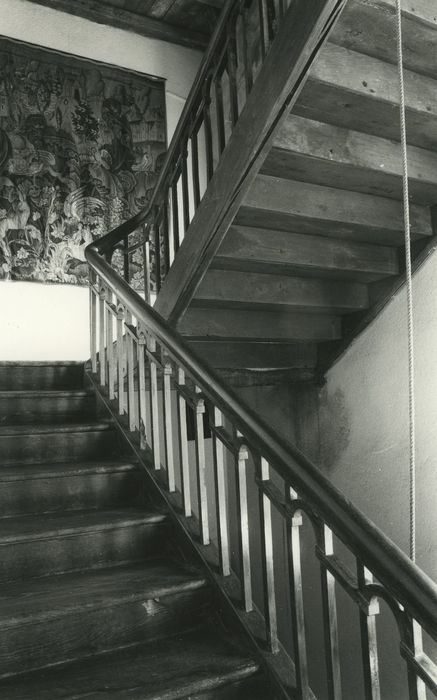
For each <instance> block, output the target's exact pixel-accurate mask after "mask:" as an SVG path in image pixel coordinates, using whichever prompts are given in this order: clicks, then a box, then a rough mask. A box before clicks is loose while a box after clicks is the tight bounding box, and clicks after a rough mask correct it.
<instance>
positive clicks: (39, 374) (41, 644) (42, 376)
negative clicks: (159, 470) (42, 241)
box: [0, 363, 273, 700]
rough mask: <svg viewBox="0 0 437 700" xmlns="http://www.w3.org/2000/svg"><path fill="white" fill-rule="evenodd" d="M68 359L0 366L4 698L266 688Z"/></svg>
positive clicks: (230, 694)
mask: <svg viewBox="0 0 437 700" xmlns="http://www.w3.org/2000/svg"><path fill="white" fill-rule="evenodd" d="M121 440H122V438H121V436H119V434H118V433H117V431H116V429H115V427H114V426H113V425H112V424H111V422H110V420H109V419H108V418H106V417H104V418H103V419H102V416H101V415H100V416H99V414H98V411H97V407H96V398H95V396H94V395H93V393H92V392H91V391H89V390H87V389H86V388H85V377H84V366H83V365H82V364H75V363H55V364H53V363H52V364H48V363H33V364H23V363H3V364H0V507H1V516H2V517H1V519H0V548H1V557H0V629H1V630H2V634H1V638H0V697H1V698H2V700H26V699H29V700H30V699H32V700H56V699H57V698H65V699H70V700H73V698H75V699H78V698H87V700H94V699H96V700H97V698H99V700H109V699H111V700H112V699H115V698H117V699H122V698H129V700H140V698H141V700H152V699H153V700H158V699H162V700H163V699H164V698H165V699H166V700H171V699H172V698H198V699H199V700H200V699H203V700H206V699H207V698H208V699H209V698H211V699H212V698H220V699H223V700H225V699H226V700H234V699H237V698H253V699H254V700H257V699H258V700H261V698H263V699H267V698H270V697H273V696H272V695H271V694H270V692H269V691H268V689H267V686H266V685H265V683H264V678H263V676H261V674H260V673H259V669H258V665H257V662H256V661H255V660H254V659H253V658H251V655H250V653H248V652H247V650H245V648H244V646H242V644H241V641H240V640H238V641H237V639H236V637H235V635H234V634H233V633H232V634H231V633H230V631H229V630H226V629H225V627H224V626H223V624H222V623H221V622H220V621H219V619H218V617H217V615H216V610H215V606H214V598H213V593H212V591H211V590H210V588H209V586H208V583H207V581H206V579H205V577H204V575H203V574H202V572H201V571H199V570H198V569H197V568H195V567H193V566H192V565H191V564H188V563H187V562H184V561H182V560H181V559H180V557H178V556H177V551H178V548H177V547H176V546H174V532H173V529H172V524H171V522H170V519H169V517H168V516H167V514H166V513H165V511H164V510H163V509H162V508H160V507H159V505H157V504H155V503H153V502H152V501H151V499H150V498H148V495H147V486H146V484H147V482H146V476H145V475H143V473H142V472H141V471H140V469H139V467H138V466H137V465H136V464H135V462H134V461H132V459H131V456H130V455H129V454H126V450H125V449H124V448H123V443H122V441H121Z"/></svg>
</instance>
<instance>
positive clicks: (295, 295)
mask: <svg viewBox="0 0 437 700" xmlns="http://www.w3.org/2000/svg"><path fill="white" fill-rule="evenodd" d="M248 305H250V307H251V308H253V309H256V308H259V309H269V310H276V309H278V310H280V309H284V310H287V309H289V310H293V309H295V310H298V311H299V310H304V311H305V312H307V313H312V312H315V313H323V312H325V311H326V312H327V313H331V314H332V313H348V312H351V311H359V310H364V309H367V308H368V305H369V299H368V292H367V287H366V286H365V285H364V284H359V283H353V282H344V281H334V280H321V279H310V278H303V277H292V276H289V275H287V276H285V275H268V274H258V273H253V272H252V273H251V272H238V271H234V270H209V271H208V272H207V273H206V276H205V277H204V278H203V280H202V282H201V284H200V286H199V289H198V290H197V292H196V296H195V298H194V299H193V302H192V304H191V307H192V308H193V307H194V308H199V307H203V308H205V307H208V308H212V309H215V308H219V307H221V306H226V307H228V308H238V307H240V308H241V307H243V308H247V307H248Z"/></svg>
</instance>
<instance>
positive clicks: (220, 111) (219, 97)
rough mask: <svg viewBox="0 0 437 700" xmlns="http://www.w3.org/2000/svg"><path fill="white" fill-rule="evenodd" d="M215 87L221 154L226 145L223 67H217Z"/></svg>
mask: <svg viewBox="0 0 437 700" xmlns="http://www.w3.org/2000/svg"><path fill="white" fill-rule="evenodd" d="M214 89H215V105H216V115H217V135H218V150H219V154H222V153H223V151H224V148H225V146H226V134H225V114H224V107H223V86H222V71H221V67H219V68H218V69H217V73H216V75H215V78H214Z"/></svg>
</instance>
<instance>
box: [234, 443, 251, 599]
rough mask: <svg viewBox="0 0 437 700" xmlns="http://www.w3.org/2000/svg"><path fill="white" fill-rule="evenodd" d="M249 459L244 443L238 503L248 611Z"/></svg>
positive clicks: (243, 587) (240, 458)
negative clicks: (247, 465)
mask: <svg viewBox="0 0 437 700" xmlns="http://www.w3.org/2000/svg"><path fill="white" fill-rule="evenodd" d="M248 459H249V453H248V451H247V448H246V447H245V446H244V445H242V446H241V447H240V449H239V450H238V454H237V459H236V461H237V465H236V466H237V503H238V536H239V546H240V563H241V574H242V580H241V588H242V598H243V605H244V609H245V611H246V612H251V610H252V609H253V603H252V572H251V564H250V543H249V510H248V503H247V473H246V472H247V468H246V463H247V460H248Z"/></svg>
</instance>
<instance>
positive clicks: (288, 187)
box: [237, 83, 437, 246]
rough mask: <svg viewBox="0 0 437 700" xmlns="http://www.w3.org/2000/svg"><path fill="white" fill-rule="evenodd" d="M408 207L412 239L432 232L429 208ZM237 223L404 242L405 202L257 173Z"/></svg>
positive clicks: (383, 242)
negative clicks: (403, 206)
mask: <svg viewBox="0 0 437 700" xmlns="http://www.w3.org/2000/svg"><path fill="white" fill-rule="evenodd" d="M436 89H437V83H436ZM436 126H437V125H436ZM410 209H411V235H412V238H420V237H423V236H431V235H432V233H433V230H432V224H431V213H430V210H429V208H428V207H423V206H419V205H417V204H416V205H412V206H411V208H410ZM237 223H238V224H242V225H244V226H255V227H266V228H272V229H275V230H280V231H293V232H294V233H307V234H310V235H312V234H316V235H318V236H332V237H333V238H343V239H346V240H353V241H363V242H366V243H372V244H378V245H398V246H399V245H402V242H403V236H404V234H403V208H402V202H397V201H395V200H393V199H389V198H387V197H375V196H374V195H370V194H362V193H361V192H345V191H344V190H339V189H336V188H334V187H322V186H321V185H313V184H311V183H307V182H297V181H295V180H286V179H284V178H277V177H271V176H269V175H258V176H257V178H256V179H255V182H254V184H253V185H252V187H251V188H250V190H249V192H248V194H247V195H246V197H245V199H244V202H243V205H242V207H241V208H240V209H239V211H238V214H237Z"/></svg>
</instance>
